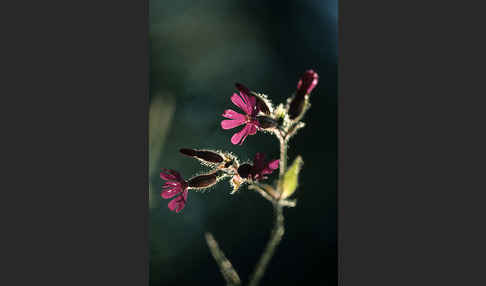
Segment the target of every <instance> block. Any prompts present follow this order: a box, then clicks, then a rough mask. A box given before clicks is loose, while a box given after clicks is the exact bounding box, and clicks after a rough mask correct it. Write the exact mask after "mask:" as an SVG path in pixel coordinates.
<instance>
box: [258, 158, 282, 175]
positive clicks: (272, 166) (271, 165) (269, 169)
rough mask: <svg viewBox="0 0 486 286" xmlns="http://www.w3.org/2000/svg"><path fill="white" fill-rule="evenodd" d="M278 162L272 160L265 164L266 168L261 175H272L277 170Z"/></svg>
mask: <svg viewBox="0 0 486 286" xmlns="http://www.w3.org/2000/svg"><path fill="white" fill-rule="evenodd" d="M278 162H279V160H273V161H271V162H270V163H268V164H267V166H266V167H265V168H264V169H263V170H262V175H269V174H271V173H273V171H274V170H276V169H278Z"/></svg>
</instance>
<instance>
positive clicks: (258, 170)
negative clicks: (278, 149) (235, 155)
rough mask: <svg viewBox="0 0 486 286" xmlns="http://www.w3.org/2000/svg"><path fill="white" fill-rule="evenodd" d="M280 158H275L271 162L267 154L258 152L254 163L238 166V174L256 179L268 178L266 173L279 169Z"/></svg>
mask: <svg viewBox="0 0 486 286" xmlns="http://www.w3.org/2000/svg"><path fill="white" fill-rule="evenodd" d="M278 164H279V160H278V159H275V160H272V161H270V162H267V161H266V160H265V154H263V153H256V154H255V158H254V159H253V165H250V164H243V165H241V166H240V167H239V168H238V174H239V175H240V176H241V177H242V178H247V179H250V180H254V181H259V180H262V179H266V178H267V177H265V175H269V174H271V173H272V172H273V171H274V170H277V169H278Z"/></svg>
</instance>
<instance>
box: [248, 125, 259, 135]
mask: <svg viewBox="0 0 486 286" xmlns="http://www.w3.org/2000/svg"><path fill="white" fill-rule="evenodd" d="M248 125H250V128H249V130H248V135H255V134H256V133H257V128H256V126H255V125H254V124H248Z"/></svg>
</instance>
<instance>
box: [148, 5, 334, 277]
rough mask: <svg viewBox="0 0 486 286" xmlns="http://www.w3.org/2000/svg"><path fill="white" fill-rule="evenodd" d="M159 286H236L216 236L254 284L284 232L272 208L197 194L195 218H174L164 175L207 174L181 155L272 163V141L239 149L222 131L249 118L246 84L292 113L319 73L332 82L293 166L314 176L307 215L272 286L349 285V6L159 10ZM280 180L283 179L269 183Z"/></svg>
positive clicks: (297, 215)
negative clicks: (341, 255)
mask: <svg viewBox="0 0 486 286" xmlns="http://www.w3.org/2000/svg"><path fill="white" fill-rule="evenodd" d="M149 5H150V6H149V10H150V12H149V19H150V27H149V29H150V33H149V35H150V57H151V63H150V64H151V68H150V119H149V137H150V139H149V140H150V146H149V147H150V158H149V164H150V166H149V168H150V184H151V185H150V202H149V203H150V285H151V286H155V285H224V280H223V278H222V277H221V274H220V272H219V269H218V267H217V265H216V263H215V262H214V260H213V259H212V257H211V254H210V252H209V250H208V248H207V246H206V243H205V239H204V232H206V231H209V232H212V233H213V235H214V237H215V238H216V240H217V241H218V242H219V245H220V247H221V248H222V250H223V251H224V252H225V254H226V256H227V257H228V258H229V259H230V260H231V262H232V263H233V265H234V267H235V268H236V270H237V271H238V273H239V274H240V277H241V279H242V280H243V282H244V283H245V282H247V281H248V277H249V275H250V273H251V272H252V270H253V267H254V266H255V264H256V262H257V261H258V259H259V257H260V255H261V253H262V250H263V248H264V246H265V244H266V242H267V239H268V238H269V234H270V230H271V227H272V223H273V217H272V215H273V213H272V207H271V205H270V203H269V202H268V201H266V200H264V199H262V198H261V197H260V196H259V195H258V194H257V193H255V192H254V191H249V190H247V189H246V187H243V188H242V189H240V191H239V192H237V193H236V194H234V195H230V194H229V193H230V191H231V189H230V185H229V183H228V182H227V181H225V182H222V183H220V184H219V185H217V187H216V188H213V189H211V190H210V191H207V192H205V193H195V192H190V193H189V197H188V204H187V205H186V208H185V209H184V210H183V211H182V212H181V213H179V214H176V213H173V212H171V211H169V209H168V208H167V204H168V202H169V201H168V200H163V199H162V198H161V197H160V186H161V184H162V180H161V179H160V178H159V171H160V168H163V167H164V168H171V169H175V170H178V171H179V172H180V173H181V174H182V175H183V176H184V177H185V178H189V177H191V176H192V175H194V174H195V173H197V172H200V171H202V170H205V168H203V167H202V166H200V165H199V163H198V162H196V161H195V160H192V159H191V158H188V157H185V156H182V155H180V154H179V153H178V150H179V148H181V147H189V148H211V149H220V150H226V151H231V152H233V153H235V154H236V155H238V156H239V157H240V159H242V160H246V159H251V158H253V156H254V154H255V152H265V153H267V154H268V155H269V156H270V157H271V158H278V156H279V153H278V141H277V139H276V138H274V137H271V136H269V135H266V134H262V133H258V134H257V135H254V136H249V137H248V138H247V140H246V141H245V143H244V145H243V146H234V145H232V144H231V142H230V138H231V135H232V134H234V133H235V132H236V131H237V130H239V129H240V128H238V129H234V130H222V129H221V127H220V125H219V124H220V121H221V120H222V119H223V118H222V116H221V114H222V112H223V111H224V110H225V109H228V108H232V109H235V110H238V109H237V107H235V106H234V105H233V104H232V103H231V101H230V96H231V95H232V93H233V92H234V91H235V89H234V83H235V82H241V83H243V84H245V85H246V86H248V87H249V88H250V89H252V90H255V91H258V92H262V93H265V94H268V95H269V97H270V98H271V99H272V101H273V102H274V103H280V102H284V101H285V100H286V98H287V97H289V96H290V95H291V94H292V92H293V91H294V90H295V88H296V84H297V81H298V79H299V77H300V76H301V75H302V73H303V72H304V71H305V70H307V69H314V70H315V71H316V72H317V73H318V74H319V76H320V78H319V84H318V85H317V87H316V89H315V90H314V92H313V93H312V95H311V104H312V107H311V109H310V110H309V112H308V113H307V114H306V117H305V118H304V121H305V122H306V123H307V126H306V127H305V128H304V129H302V130H301V131H300V132H299V133H298V134H297V135H296V136H295V137H294V138H293V139H292V141H291V143H290V149H289V163H290V162H291V161H292V160H293V159H294V158H295V156H296V155H298V154H301V155H302V157H303V159H304V162H305V163H304V168H303V170H302V172H301V175H300V188H299V189H298V190H297V192H296V193H295V194H294V198H297V199H298V205H297V207H295V208H291V209H289V208H286V209H285V217H286V233H285V236H284V238H283V241H282V243H281V244H280V245H279V247H278V249H277V252H276V254H275V256H274V257H273V259H272V261H271V262H270V264H269V267H268V269H267V272H266V274H265V276H264V278H263V280H262V285H297V284H299V283H302V282H310V281H313V285H337V248H336V239H337V237H336V233H337V201H336V190H337V186H336V183H337V113H336V112H337V106H336V103H337V56H338V55H337V0H322V1H318V0H313V1H311V0H304V1H227V0H215V1H165V0H164V1H163V0H150V2H149ZM274 178H275V174H274V175H272V176H271V177H270V179H269V182H270V181H271V180H273V179H274Z"/></svg>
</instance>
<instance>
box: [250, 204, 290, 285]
mask: <svg viewBox="0 0 486 286" xmlns="http://www.w3.org/2000/svg"><path fill="white" fill-rule="evenodd" d="M273 206H274V212H275V222H274V226H273V229H272V233H271V236H270V240H269V241H268V243H267V246H266V247H265V251H264V252H263V255H262V257H261V258H260V260H259V261H258V264H257V266H256V268H255V271H254V272H253V274H252V276H251V279H250V283H249V284H248V285H249V286H257V285H258V283H259V282H260V280H261V279H262V277H263V274H264V273H265V270H266V269H267V265H268V263H269V262H270V259H271V258H272V256H273V254H274V253H275V249H276V248H277V246H278V244H279V243H280V241H281V240H282V236H283V235H284V232H285V228H284V216H283V210H282V206H281V205H279V204H278V203H274V204H273Z"/></svg>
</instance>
